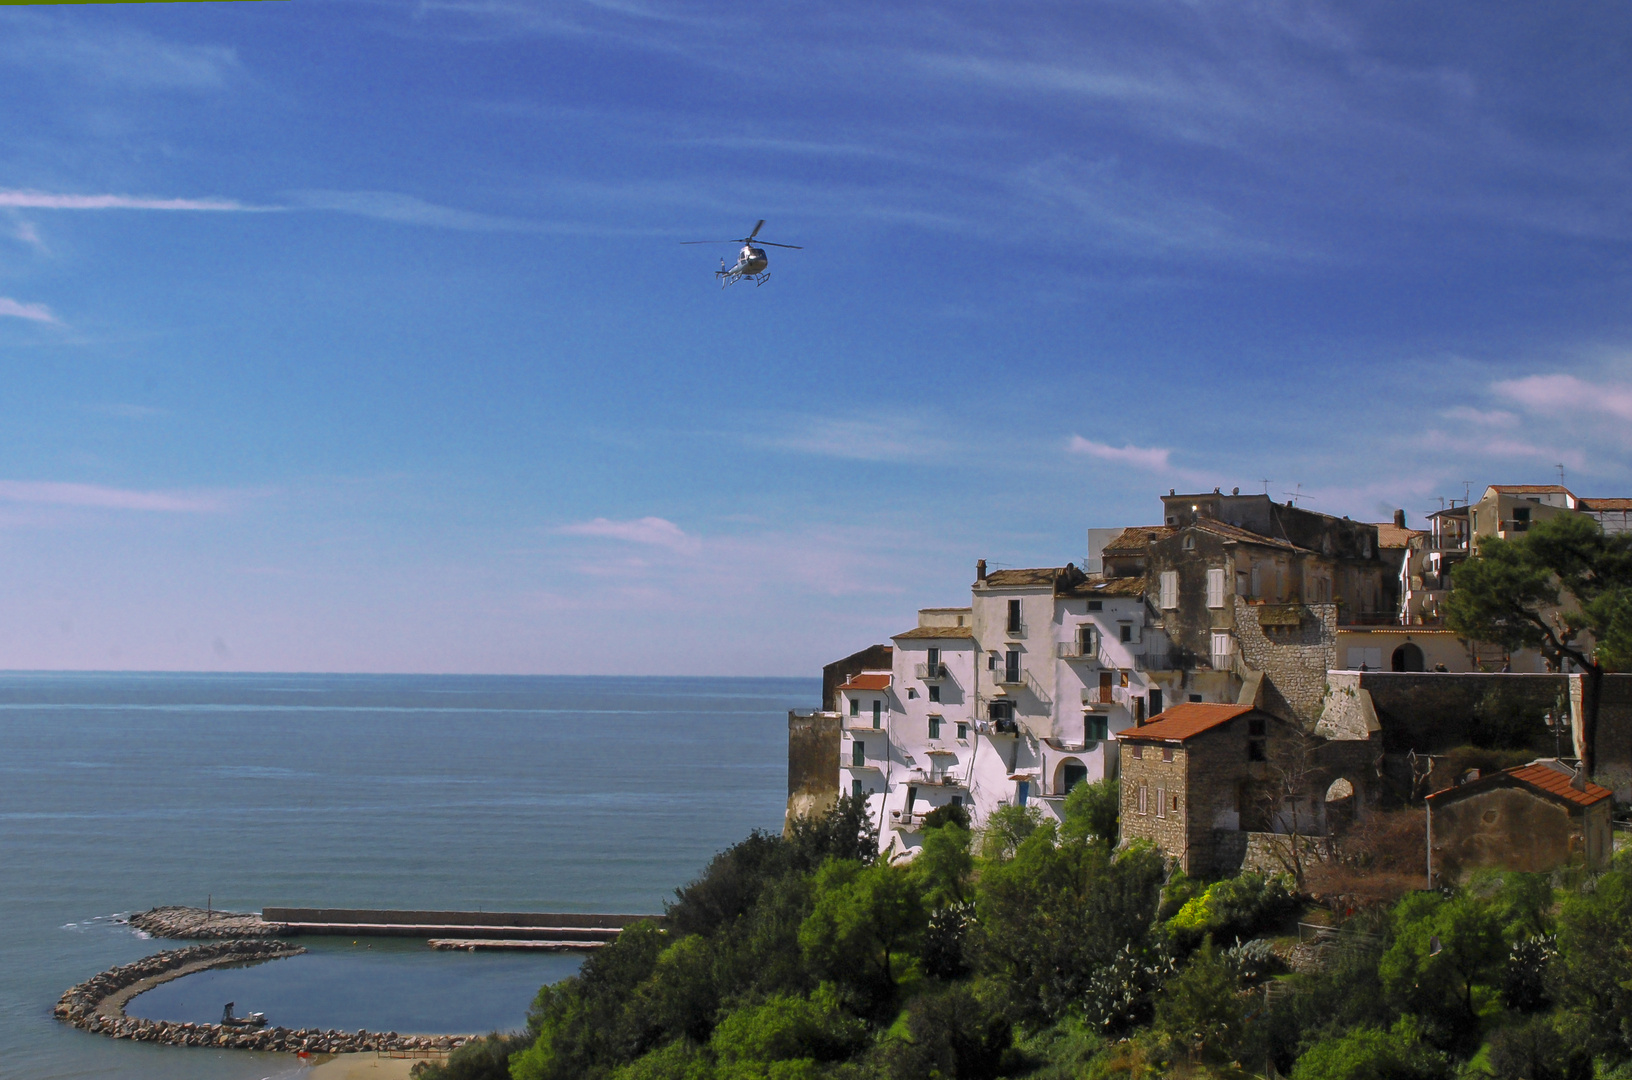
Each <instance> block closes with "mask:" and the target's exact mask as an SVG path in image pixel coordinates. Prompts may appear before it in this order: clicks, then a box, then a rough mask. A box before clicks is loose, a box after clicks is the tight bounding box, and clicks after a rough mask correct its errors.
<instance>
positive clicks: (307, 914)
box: [261, 907, 662, 948]
mask: <svg viewBox="0 0 1632 1080" xmlns="http://www.w3.org/2000/svg"><path fill="white" fill-rule="evenodd" d="M261 919H262V920H263V921H264V923H265V925H267V926H268V927H271V928H272V929H273V932H275V933H278V934H284V935H286V934H338V935H343V936H347V937H351V936H362V935H371V936H386V937H418V938H462V939H468V938H493V939H500V940H510V941H549V942H554V943H556V944H557V945H559V946H560V947H562V948H570V947H572V945H573V943H575V942H578V943H584V944H586V945H593V944H604V943H606V942H608V941H611V940H613V939H614V938H616V937H617V936H618V934H619V932H621V931H622V930H623V929H624V928H625V927H626V926H629V925H630V924H632V923H637V922H645V921H649V920H651V921H657V922H661V921H662V919H661V917H659V916H655V915H582V914H572V913H561V912H538V911H398V910H390V909H385V908H290V907H269V908H266V909H265V910H263V911H262V912H261Z"/></svg>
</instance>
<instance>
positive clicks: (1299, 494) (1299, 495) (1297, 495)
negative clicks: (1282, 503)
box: [1281, 483, 1315, 506]
mask: <svg viewBox="0 0 1632 1080" xmlns="http://www.w3.org/2000/svg"><path fill="white" fill-rule="evenodd" d="M1293 487H1295V488H1297V489H1298V490H1296V491H1283V492H1281V494H1282V495H1285V496H1287V497H1288V498H1290V499H1291V500H1292V505H1293V506H1296V505H1298V500H1299V499H1309V501H1310V502H1314V501H1315V500H1314V499H1310V498H1309V496H1307V495H1305V494H1304V493H1303V485H1302V484H1301V483H1300V484H1294V485H1293Z"/></svg>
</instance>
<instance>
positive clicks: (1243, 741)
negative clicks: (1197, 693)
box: [1116, 702, 1290, 876]
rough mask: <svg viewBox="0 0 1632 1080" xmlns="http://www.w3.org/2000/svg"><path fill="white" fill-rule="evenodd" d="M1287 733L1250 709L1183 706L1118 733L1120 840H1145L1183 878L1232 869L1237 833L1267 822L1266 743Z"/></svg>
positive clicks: (1275, 721) (1276, 722) (1235, 862)
mask: <svg viewBox="0 0 1632 1080" xmlns="http://www.w3.org/2000/svg"><path fill="white" fill-rule="evenodd" d="M1289 727H1290V725H1288V724H1287V723H1286V722H1285V721H1283V720H1281V719H1279V718H1277V717H1275V716H1273V715H1271V714H1269V713H1267V712H1264V711H1263V710H1262V709H1258V708H1254V707H1253V706H1251V705H1226V704H1219V703H1212V702H1185V703H1183V704H1179V705H1174V706H1173V707H1172V708H1170V709H1168V710H1167V711H1166V712H1163V713H1161V714H1160V715H1158V716H1157V717H1155V718H1154V719H1153V720H1152V721H1151V722H1150V723H1148V724H1145V725H1143V726H1141V727H1134V728H1129V729H1127V730H1126V731H1121V732H1118V733H1117V736H1116V738H1117V741H1118V743H1119V744H1120V749H1121V772H1122V839H1123V840H1124V841H1128V840H1149V841H1151V842H1152V843H1154V844H1155V845H1156V846H1157V847H1159V848H1161V849H1162V850H1163V851H1165V852H1166V853H1167V854H1169V855H1171V856H1172V857H1173V858H1175V859H1177V860H1178V862H1179V865H1181V866H1182V867H1184V870H1185V872H1186V873H1188V874H1199V875H1204V876H1205V875H1210V874H1215V873H1227V872H1233V871H1234V870H1236V869H1237V868H1238V867H1239V866H1240V863H1241V854H1242V852H1241V844H1240V839H1241V838H1242V837H1241V834H1242V833H1243V831H1244V830H1246V829H1248V828H1250V827H1251V826H1253V825H1255V824H1258V822H1257V820H1256V819H1257V818H1258V817H1259V816H1260V815H1263V816H1266V817H1267V814H1265V813H1264V811H1262V810H1261V808H1260V806H1259V803H1260V801H1261V794H1262V791H1263V785H1264V782H1265V781H1266V780H1267V779H1268V778H1269V768H1270V766H1269V757H1270V743H1271V740H1272V739H1273V738H1275V737H1276V736H1277V735H1282V734H1284V733H1285V731H1286V729H1288V728H1289Z"/></svg>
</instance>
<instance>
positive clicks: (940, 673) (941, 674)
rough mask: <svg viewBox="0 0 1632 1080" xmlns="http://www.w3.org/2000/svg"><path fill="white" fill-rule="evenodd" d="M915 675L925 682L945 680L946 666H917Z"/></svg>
mask: <svg viewBox="0 0 1632 1080" xmlns="http://www.w3.org/2000/svg"><path fill="white" fill-rule="evenodd" d="M917 675H918V678H920V679H922V680H923V681H925V682H933V681H934V680H936V679H944V678H946V665H945V664H919V665H918V668H917Z"/></svg>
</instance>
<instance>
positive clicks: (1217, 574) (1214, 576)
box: [1207, 566, 1224, 607]
mask: <svg viewBox="0 0 1632 1080" xmlns="http://www.w3.org/2000/svg"><path fill="white" fill-rule="evenodd" d="M1207 606H1208V607H1223V606H1224V568H1223V567H1221V566H1211V567H1208V568H1207Z"/></svg>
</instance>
